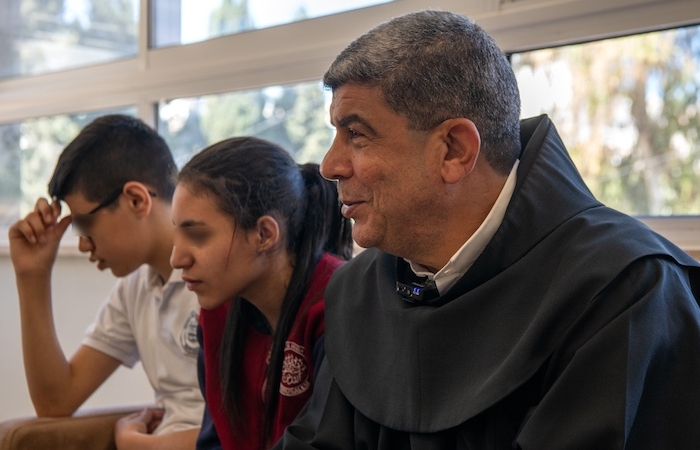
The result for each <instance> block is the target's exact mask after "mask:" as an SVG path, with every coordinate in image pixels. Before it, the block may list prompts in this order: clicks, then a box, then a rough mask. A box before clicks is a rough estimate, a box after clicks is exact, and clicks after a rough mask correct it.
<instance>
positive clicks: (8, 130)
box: [0, 108, 136, 229]
mask: <svg viewBox="0 0 700 450" xmlns="http://www.w3.org/2000/svg"><path fill="white" fill-rule="evenodd" d="M107 113H122V114H129V115H136V109H135V108H123V109H118V110H111V111H99V112H91V113H87V114H74V115H58V116H50V117H41V118H38V119H29V120H26V121H24V122H16V123H10V124H4V125H0V228H3V229H7V228H8V227H9V226H10V225H12V224H13V223H14V222H15V221H16V220H18V219H19V218H20V217H24V215H25V214H27V213H28V212H29V211H31V210H32V208H33V207H34V203H35V201H36V199H37V198H38V197H42V196H43V197H46V196H47V195H48V193H47V186H48V183H49V179H50V178H51V174H52V173H53V169H54V167H55V166H56V161H57V159H58V155H59V154H60V153H61V151H62V150H63V148H64V147H65V146H66V145H67V144H68V143H69V142H70V141H71V140H73V138H74V137H75V136H77V135H78V132H79V131H80V130H81V129H82V128H83V127H84V126H85V125H87V124H88V123H89V122H91V121H92V120H93V119H95V118H97V117H98V116H101V115H104V114H107Z"/></svg>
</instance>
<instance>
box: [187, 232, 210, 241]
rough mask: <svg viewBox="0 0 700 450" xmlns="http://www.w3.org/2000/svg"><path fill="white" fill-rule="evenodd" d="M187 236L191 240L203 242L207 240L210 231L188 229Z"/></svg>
mask: <svg viewBox="0 0 700 450" xmlns="http://www.w3.org/2000/svg"><path fill="white" fill-rule="evenodd" d="M186 236H187V238H188V239H189V240H190V241H192V242H194V243H202V242H204V241H206V239H207V237H208V236H209V233H207V232H205V231H194V230H188V231H187V233H186Z"/></svg>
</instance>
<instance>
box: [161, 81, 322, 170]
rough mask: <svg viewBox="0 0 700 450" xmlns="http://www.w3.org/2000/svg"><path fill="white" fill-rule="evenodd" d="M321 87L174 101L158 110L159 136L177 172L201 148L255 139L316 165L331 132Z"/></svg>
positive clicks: (304, 85) (276, 88) (305, 85)
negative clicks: (235, 139) (233, 139)
mask: <svg viewBox="0 0 700 450" xmlns="http://www.w3.org/2000/svg"><path fill="white" fill-rule="evenodd" d="M327 101H328V92H327V91H325V90H324V89H323V87H322V86H321V83H320V82H311V83H302V84H297V85H290V86H272V87H267V88H264V89H260V90H255V91H245V92H234V93H228V94H220V95H208V96H204V97H197V98H179V99H175V100H170V101H165V102H161V103H160V105H159V111H158V116H159V122H158V132H159V133H160V134H161V135H162V136H163V137H164V138H165V140H166V141H167V142H168V145H169V146H170V149H171V150H172V152H173V155H174V156H175V161H176V162H177V164H178V166H179V167H182V166H183V165H184V164H185V163H186V162H187V161H188V160H189V159H190V157H191V156H192V155H194V154H195V153H196V152H198V151H199V150H201V149H202V148H204V147H206V146H208V145H210V144H213V143H215V142H218V141H221V140H223V139H226V138H229V137H233V136H257V137H260V138H263V139H267V140H269V141H272V142H275V143H277V144H278V145H280V146H282V147H283V148H284V149H286V150H288V151H289V152H290V153H291V154H292V156H293V157H294V159H295V160H296V161H297V162H299V163H305V162H321V159H322V158H323V155H324V154H325V153H326V150H328V147H330V144H331V140H332V139H333V135H334V131H333V129H332V128H331V127H330V121H329V119H328V107H327Z"/></svg>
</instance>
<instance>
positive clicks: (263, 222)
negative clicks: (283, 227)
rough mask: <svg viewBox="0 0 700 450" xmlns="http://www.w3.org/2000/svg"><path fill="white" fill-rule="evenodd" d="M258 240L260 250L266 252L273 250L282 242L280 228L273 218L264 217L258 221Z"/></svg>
mask: <svg viewBox="0 0 700 450" xmlns="http://www.w3.org/2000/svg"><path fill="white" fill-rule="evenodd" d="M255 238H256V240H257V241H258V249H259V250H260V251H261V252H265V251H268V250H271V249H273V248H274V247H275V246H277V244H278V243H279V242H280V238H281V236H280V227H279V224H278V223H277V220H275V218H274V217H272V216H262V217H260V218H259V219H258V221H257V227H256V236H255Z"/></svg>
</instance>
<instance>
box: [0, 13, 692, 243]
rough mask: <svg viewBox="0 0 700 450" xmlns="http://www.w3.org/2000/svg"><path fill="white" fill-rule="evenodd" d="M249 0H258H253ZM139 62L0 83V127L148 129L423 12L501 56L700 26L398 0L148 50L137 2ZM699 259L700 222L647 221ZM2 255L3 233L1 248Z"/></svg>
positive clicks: (321, 65) (292, 75) (314, 67)
mask: <svg viewBox="0 0 700 450" xmlns="http://www.w3.org/2000/svg"><path fill="white" fill-rule="evenodd" d="M251 1H255V0H251ZM140 8H141V17H142V20H141V21H140V36H139V53H138V55H137V56H136V57H135V58H132V59H128V60H121V61H115V62H111V63H104V64H98V65H95V66H90V67H84V68H77V69H71V70H66V71H62V72H56V73H50V74H44V75H37V76H28V77H20V78H14V79H7V80H0V123H10V122H17V121H22V120H26V119H29V118H34V117H40V116H47V115H55V114H64V113H77V112H82V111H90V110H100V109H110V108H115V107H121V106H126V105H135V106H136V107H137V111H138V116H139V117H140V118H141V119H143V120H144V121H146V122H147V123H149V124H151V125H154V124H155V122H156V120H155V105H156V104H157V103H158V102H159V101H161V100H167V99H172V98H178V97H193V96H201V95H208V94H217V93H224V92H231V91H238V90H249V89H258V88H262V87H265V86H269V85H281V84H292V83H299V82H304V81H311V80H318V79H320V78H321V77H322V75H323V73H324V71H325V70H326V68H327V67H328V65H329V64H330V63H331V62H332V61H333V59H334V58H335V56H336V55H337V54H338V53H339V52H340V51H341V50H342V49H343V48H344V47H345V46H346V45H347V44H348V43H350V42H351V41H352V40H353V39H355V38H356V37H357V36H359V35H361V34H362V33H364V32H365V31H367V30H368V29H370V28H371V27H373V26H375V25H377V24H379V23H380V22H383V21H386V20H389V19H391V18H392V17H395V16H397V15H400V14H404V13H407V12H411V11H417V10H422V9H427V8H432V9H446V10H451V11H456V12H460V13H464V14H466V15H468V16H470V17H472V18H473V19H474V20H476V21H477V23H479V24H480V25H481V26H483V27H484V28H485V29H486V30H487V31H488V32H489V33H491V35H492V36H494V38H495V39H496V41H497V42H498V44H499V45H500V46H501V48H502V49H503V50H504V51H505V52H506V53H509V52H515V51H523V50H530V49H536V48H542V47H548V46H555V45H562V44H569V43H576V42H583V41H588V40H596V39H602V38H607V37H614V36H620V35H627V34H634V33H640V32H644V31H651V30H657V29H664V28H672V27H679V26H684V25H691V24H697V23H700V2H698V0H500V1H499V0H437V1H436V0H396V1H394V2H391V3H386V4H382V5H377V6H372V7H367V8H362V9H359V10H354V11H348V12H344V13H339V14H334V15H331V16H325V17H319V18H314V19H308V20H304V21H301V22H294V23H290V24H286V25H280V26H276V27H273V28H267V29H262V30H255V31H249V32H245V33H241V34H237V35H231V36H225V37H219V38H215V39H211V40H208V41H204V42H199V43H194V44H189V45H184V46H175V47H167V48H159V49H149V48H148V34H149V32H148V20H144V19H145V18H146V17H148V1H147V0H141V5H140ZM643 221H644V222H645V223H647V224H649V225H650V226H651V227H652V228H654V229H656V230H658V231H660V232H661V233H662V234H664V235H665V236H667V237H668V238H669V239H671V240H672V241H674V242H676V243H677V244H679V245H680V246H681V247H682V248H684V249H685V250H687V251H689V252H691V253H693V254H695V255H696V256H698V255H700V218H697V217H685V218H675V217H673V218H650V219H643ZM6 251H7V238H6V233H4V232H3V235H2V236H0V253H4V252H6Z"/></svg>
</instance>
